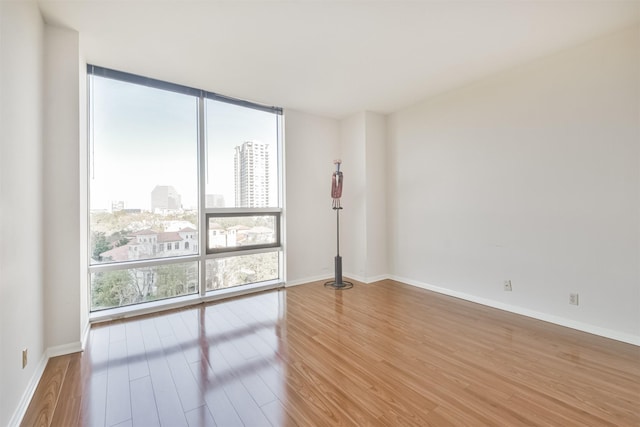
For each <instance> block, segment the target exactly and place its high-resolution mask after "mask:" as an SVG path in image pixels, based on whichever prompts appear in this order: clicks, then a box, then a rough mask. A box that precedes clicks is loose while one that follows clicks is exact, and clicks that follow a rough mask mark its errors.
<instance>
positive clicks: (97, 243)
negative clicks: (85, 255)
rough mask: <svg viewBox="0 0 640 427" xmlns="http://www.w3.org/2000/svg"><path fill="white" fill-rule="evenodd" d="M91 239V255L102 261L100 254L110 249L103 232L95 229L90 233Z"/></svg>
mask: <svg viewBox="0 0 640 427" xmlns="http://www.w3.org/2000/svg"><path fill="white" fill-rule="evenodd" d="M91 241H92V242H93V250H92V251H91V254H92V255H91V257H92V258H93V259H95V260H96V261H102V255H101V254H103V253H104V252H106V251H108V250H109V249H111V246H110V245H109V242H108V241H107V237H106V236H105V233H103V232H101V231H95V232H94V233H93V235H92V238H91Z"/></svg>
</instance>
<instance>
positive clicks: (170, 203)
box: [151, 185, 182, 212]
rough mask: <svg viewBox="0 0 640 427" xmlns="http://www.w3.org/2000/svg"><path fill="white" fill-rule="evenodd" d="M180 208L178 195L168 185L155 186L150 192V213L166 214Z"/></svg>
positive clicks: (180, 203)
mask: <svg viewBox="0 0 640 427" xmlns="http://www.w3.org/2000/svg"><path fill="white" fill-rule="evenodd" d="M181 208H182V198H181V197H180V194H178V192H177V191H176V189H175V188H173V187H172V186H170V185H156V186H155V188H154V189H153V191H151V211H152V212H168V211H177V210H180V209H181Z"/></svg>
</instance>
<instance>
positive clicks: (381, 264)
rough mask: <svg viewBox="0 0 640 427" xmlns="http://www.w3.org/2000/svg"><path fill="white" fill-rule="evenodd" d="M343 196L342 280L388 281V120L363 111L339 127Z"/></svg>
mask: <svg viewBox="0 0 640 427" xmlns="http://www.w3.org/2000/svg"><path fill="white" fill-rule="evenodd" d="M340 152H341V156H342V161H343V165H342V170H343V172H344V180H345V181H344V191H343V200H342V206H343V207H344V210H343V211H342V212H341V214H340V216H341V222H340V227H341V230H340V235H341V236H340V245H341V255H342V256H343V265H344V275H345V276H348V277H349V278H353V279H356V280H359V281H363V282H367V283H369V282H372V281H375V280H379V279H381V278H385V277H386V275H387V273H388V270H387V251H386V247H387V245H386V233H387V225H386V191H387V189H386V165H385V162H386V118H385V116H382V115H380V114H376V113H372V112H368V111H367V112H362V113H358V114H355V115H353V116H351V117H348V118H346V119H343V120H342V121H341V122H340Z"/></svg>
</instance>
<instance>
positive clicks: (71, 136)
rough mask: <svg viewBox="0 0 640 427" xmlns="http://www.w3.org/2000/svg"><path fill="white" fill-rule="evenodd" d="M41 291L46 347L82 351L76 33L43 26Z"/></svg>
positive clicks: (59, 350) (77, 58) (58, 351)
mask: <svg viewBox="0 0 640 427" xmlns="http://www.w3.org/2000/svg"><path fill="white" fill-rule="evenodd" d="M44 58H45V60H44V66H45V73H44V78H45V80H44V82H45V84H44V90H45V92H44V93H45V97H44V109H45V112H46V113H45V116H44V118H45V121H44V129H45V132H44V162H43V173H44V195H43V200H44V218H43V220H44V229H43V230H44V242H43V249H44V254H45V256H44V287H45V300H46V304H45V307H44V308H45V310H44V312H45V319H46V325H45V336H46V343H45V344H46V347H47V348H49V349H50V352H53V353H68V352H70V351H78V350H80V348H81V345H80V337H81V322H80V314H81V313H80V305H81V304H80V286H81V285H80V276H81V269H80V259H81V258H80V248H81V247H84V246H86V244H82V245H81V242H80V173H79V168H78V166H79V165H80V156H79V150H78V148H79V145H80V143H79V135H80V120H79V119H80V115H79V90H80V88H79V83H78V82H79V81H80V76H79V73H80V71H79V66H78V62H79V45H78V33H77V32H75V31H72V30H67V29H62V28H56V27H52V26H49V25H47V26H45V57H44Z"/></svg>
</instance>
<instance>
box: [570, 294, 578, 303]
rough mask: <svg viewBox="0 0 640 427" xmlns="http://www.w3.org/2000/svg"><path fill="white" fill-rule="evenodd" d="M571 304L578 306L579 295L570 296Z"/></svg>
mask: <svg viewBox="0 0 640 427" xmlns="http://www.w3.org/2000/svg"><path fill="white" fill-rule="evenodd" d="M569 304H571V305H578V294H569Z"/></svg>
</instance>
